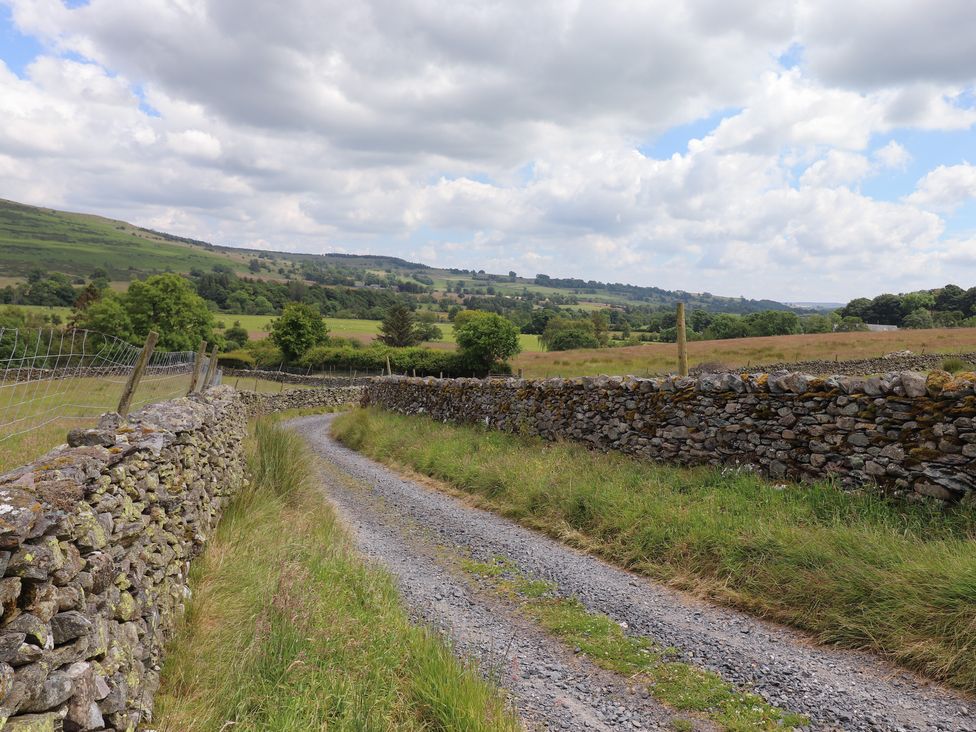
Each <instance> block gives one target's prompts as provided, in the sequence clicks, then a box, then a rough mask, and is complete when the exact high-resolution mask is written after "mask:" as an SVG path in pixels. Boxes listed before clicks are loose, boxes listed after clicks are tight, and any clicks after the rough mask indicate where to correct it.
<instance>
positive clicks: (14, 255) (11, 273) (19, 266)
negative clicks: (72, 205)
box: [0, 199, 247, 281]
mask: <svg viewBox="0 0 976 732" xmlns="http://www.w3.org/2000/svg"><path fill="white" fill-rule="evenodd" d="M215 264H225V265H229V266H231V267H233V268H234V269H235V270H240V271H244V270H246V269H247V266H246V261H245V260H244V258H243V257H242V256H240V255H238V256H229V255H227V254H224V253H215V252H212V251H208V250H207V249H205V248H204V247H202V246H195V245H192V244H186V243H182V242H181V241H178V240H177V239H176V237H167V236H163V235H160V234H158V233H154V232H150V231H147V230H145V229H140V228H138V227H135V226H132V225H131V224H127V223H125V222H123V221H114V220H113V219H106V218H103V217H101V216H92V215H88V214H79V213H67V212H65V211H55V210H53V209H49V208H35V207H34V206H25V205H23V204H20V203H14V202H13V201H6V200H3V199H0V276H2V277H14V278H20V277H26V276H27V274H28V272H30V271H31V270H34V269H42V270H45V271H57V272H64V273H65V274H69V275H78V276H81V277H86V276H88V275H89V274H91V272H93V271H94V270H96V269H104V270H105V271H106V272H107V273H108V275H109V279H111V280H116V281H128V280H131V279H134V278H135V277H137V276H138V275H144V274H154V273H158V272H167V271H171V272H189V271H190V270H191V269H193V268H195V267H196V268H200V269H207V270H209V269H210V268H211V267H213V266H214V265H215Z"/></svg>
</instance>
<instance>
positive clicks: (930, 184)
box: [905, 163, 976, 211]
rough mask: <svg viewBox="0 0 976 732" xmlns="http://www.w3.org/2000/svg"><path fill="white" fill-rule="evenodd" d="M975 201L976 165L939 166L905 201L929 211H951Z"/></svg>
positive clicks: (924, 178) (926, 176) (922, 180)
mask: <svg viewBox="0 0 976 732" xmlns="http://www.w3.org/2000/svg"><path fill="white" fill-rule="evenodd" d="M973 199H976V165H970V164H969V163H963V164H962V165H940V166H939V167H938V168H936V169H935V170H933V171H931V172H930V173H927V174H926V175H925V176H924V177H923V178H922V179H921V180H920V181H919V182H918V185H916V186H915V191H914V192H913V193H912V194H911V195H909V196H908V197H907V198H906V199H905V200H906V201H908V202H909V203H913V204H915V205H917V206H921V207H922V208H926V209H929V210H931V211H952V210H954V209H956V208H958V207H959V206H961V205H962V204H963V203H965V202H966V201H969V200H973Z"/></svg>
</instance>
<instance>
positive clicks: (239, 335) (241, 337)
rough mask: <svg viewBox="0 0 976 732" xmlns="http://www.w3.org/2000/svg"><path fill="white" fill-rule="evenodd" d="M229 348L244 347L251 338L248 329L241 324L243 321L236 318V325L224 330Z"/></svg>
mask: <svg viewBox="0 0 976 732" xmlns="http://www.w3.org/2000/svg"><path fill="white" fill-rule="evenodd" d="M224 338H226V339H227V347H228V348H243V347H244V345H245V344H246V343H247V342H248V340H249V339H250V336H248V334H247V330H246V329H245V328H243V327H242V326H241V321H239V320H235V321H234V325H232V326H231V327H230V328H228V329H227V330H225V331H224Z"/></svg>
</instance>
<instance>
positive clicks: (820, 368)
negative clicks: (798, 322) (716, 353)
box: [691, 351, 976, 376]
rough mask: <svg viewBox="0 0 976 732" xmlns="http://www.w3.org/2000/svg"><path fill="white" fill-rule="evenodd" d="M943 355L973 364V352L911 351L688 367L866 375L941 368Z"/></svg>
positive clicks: (710, 370) (694, 371) (711, 370)
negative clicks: (860, 357)
mask: <svg viewBox="0 0 976 732" xmlns="http://www.w3.org/2000/svg"><path fill="white" fill-rule="evenodd" d="M947 358H958V359H960V360H962V361H964V362H966V363H969V364H973V365H976V353H930V354H919V353H911V352H906V351H902V352H896V353H889V354H887V355H886V356H881V357H880V358H863V359H854V360H850V361H829V360H819V361H796V362H792V363H770V364H762V365H753V366H752V368H749V367H745V368H742V367H732V366H728V367H726V366H709V365H704V364H703V365H701V366H695V367H694V368H692V369H691V373H692V374H693V375H696V374H702V373H730V374H739V373H748V372H756V371H760V372H764V373H773V372H774V371H798V372H800V373H804V374H813V375H816V376H838V375H842V376H865V375H868V374H888V373H893V372H898V371H925V372H928V371H931V370H933V369H941V368H942V363H943V361H945V360H946V359H947Z"/></svg>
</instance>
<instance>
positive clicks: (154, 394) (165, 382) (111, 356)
mask: <svg viewBox="0 0 976 732" xmlns="http://www.w3.org/2000/svg"><path fill="white" fill-rule="evenodd" d="M141 351H142V349H141V348H139V347H138V346H133V345H132V344H131V343H126V342H125V341H123V340H120V339H119V338H116V337H114V336H108V335H104V334H102V333H96V332H94V331H88V330H74V329H72V330H59V329H56V328H42V329H18V328H0V446H2V445H3V444H4V443H5V442H8V441H11V440H14V438H22V437H23V436H24V435H26V434H28V433H31V432H34V431H37V430H41V429H43V428H45V427H49V426H52V425H55V424H67V423H70V422H72V421H78V420H80V419H81V418H92V417H96V416H98V415H99V414H102V413H104V412H110V411H114V410H115V409H116V407H117V406H118V403H119V399H120V397H121V396H122V392H123V390H124V388H125V385H126V382H127V381H128V379H129V376H130V375H131V374H132V372H133V370H134V369H135V366H136V362H137V361H138V359H139V355H140V353H141ZM195 355H196V354H195V353H194V352H193V351H178V352H160V351H155V352H154V353H153V354H152V356H151V358H150V360H149V362H148V364H147V366H146V370H145V372H144V374H143V377H142V379H141V380H140V381H139V384H138V388H137V390H136V392H135V393H134V394H133V396H132V401H131V408H132V409H136V408H138V407H140V406H143V405H145V404H149V403H152V402H156V401H162V400H164V399H171V398H173V397H175V396H180V395H183V394H186V392H187V391H188V389H189V386H190V379H191V376H192V371H193V362H194V357H195Z"/></svg>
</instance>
